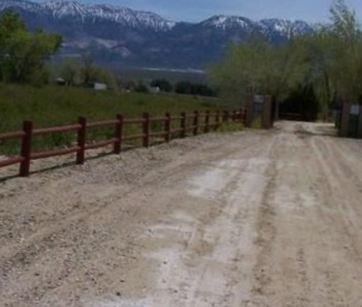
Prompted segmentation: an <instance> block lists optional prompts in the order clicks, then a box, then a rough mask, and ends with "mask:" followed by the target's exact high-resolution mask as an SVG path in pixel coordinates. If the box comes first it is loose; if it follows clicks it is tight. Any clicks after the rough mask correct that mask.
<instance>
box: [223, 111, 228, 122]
mask: <svg viewBox="0 0 362 307" xmlns="http://www.w3.org/2000/svg"><path fill="white" fill-rule="evenodd" d="M223 113H224V114H223V118H222V121H223V122H224V123H227V122H228V121H229V112H228V111H226V110H225V111H224V112H223Z"/></svg>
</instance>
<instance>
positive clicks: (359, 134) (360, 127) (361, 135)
mask: <svg viewBox="0 0 362 307" xmlns="http://www.w3.org/2000/svg"><path fill="white" fill-rule="evenodd" d="M357 137H359V138H362V105H360V106H359V116H358V131H357Z"/></svg>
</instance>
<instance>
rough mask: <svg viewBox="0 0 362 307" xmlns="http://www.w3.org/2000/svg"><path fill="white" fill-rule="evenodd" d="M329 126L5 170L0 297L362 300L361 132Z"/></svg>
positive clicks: (30, 302) (185, 302) (36, 300)
mask: <svg viewBox="0 0 362 307" xmlns="http://www.w3.org/2000/svg"><path fill="white" fill-rule="evenodd" d="M331 131H332V127H331V126H328V125H324V124H308V123H300V122H280V123H278V124H277V127H276V128H275V129H274V130H273V131H268V132H261V131H259V132H258V131H248V132H243V133H235V134H231V135H226V134H210V135H203V136H200V137H196V138H188V139H184V140H176V141H173V142H172V143H171V144H169V145H161V146H157V147H152V148H150V149H139V150H134V151H128V152H125V153H123V154H122V155H120V156H114V155H111V156H106V157H103V158H100V159H94V160H91V161H88V162H87V164H86V165H84V166H67V167H62V168H57V169H54V170H50V171H45V172H39V173H36V174H34V175H32V177H30V178H29V179H23V178H13V179H9V180H6V181H2V182H0V300H1V302H0V305H1V306H89V307H92V306H94V307H98V306H100V307H113V306H114V307H115V306H122V307H125V306H127V307H128V306H131V307H132V306H134V307H136V306H137V307H138V306H155V307H156V306H157V307H159V306H161V307H162V306H165V307H174V306H176V307H177V306H197V307H199V306H200V307H201V306H221V307H222V306H248V307H249V306H277V307H280V306H328V307H330V306H362V142H361V141H357V140H350V139H339V138H336V137H333V136H329V133H330V132H331ZM69 161H70V160H69ZM54 162H55V163H59V162H61V161H59V160H52V159H50V160H48V161H45V162H40V163H37V164H34V167H35V169H42V168H44V167H46V166H50V165H54ZM63 162H66V160H63ZM5 172H6V173H4V171H0V177H1V176H5V175H6V174H9V175H10V174H11V173H12V172H13V169H11V168H10V169H8V170H6V171H5Z"/></svg>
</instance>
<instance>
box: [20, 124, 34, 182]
mask: <svg viewBox="0 0 362 307" xmlns="http://www.w3.org/2000/svg"><path fill="white" fill-rule="evenodd" d="M33 129H34V124H33V122H32V121H24V122H23V132H24V135H23V138H22V141H21V156H22V157H23V159H24V160H23V161H22V162H21V163H20V176H22V177H27V176H29V172H30V161H31V141H32V138H33Z"/></svg>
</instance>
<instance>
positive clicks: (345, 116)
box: [339, 102, 351, 137]
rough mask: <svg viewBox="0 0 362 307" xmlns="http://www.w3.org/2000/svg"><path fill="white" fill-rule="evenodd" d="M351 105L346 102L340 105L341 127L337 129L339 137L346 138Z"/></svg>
mask: <svg viewBox="0 0 362 307" xmlns="http://www.w3.org/2000/svg"><path fill="white" fill-rule="evenodd" d="M350 111H351V105H350V104H349V103H348V102H343V104H342V110H341V112H342V115H341V126H340V128H339V136H342V137H347V136H348V128H349V118H350Z"/></svg>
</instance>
